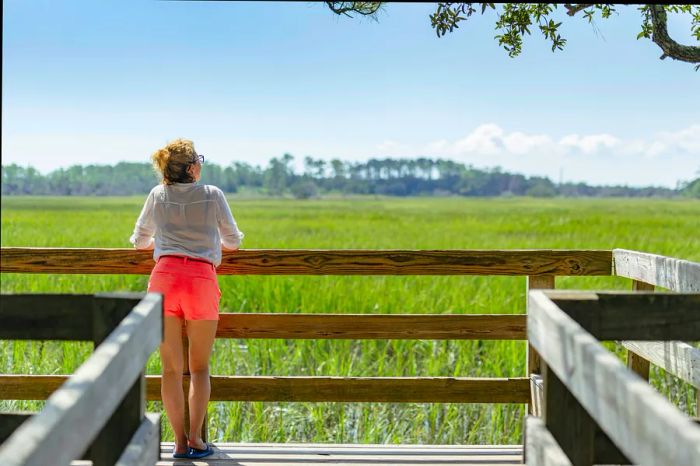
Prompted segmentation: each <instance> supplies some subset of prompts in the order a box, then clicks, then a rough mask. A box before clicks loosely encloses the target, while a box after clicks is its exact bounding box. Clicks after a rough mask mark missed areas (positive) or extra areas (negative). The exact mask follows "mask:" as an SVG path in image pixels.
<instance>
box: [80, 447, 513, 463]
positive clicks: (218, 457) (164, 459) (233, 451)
mask: <svg viewBox="0 0 700 466" xmlns="http://www.w3.org/2000/svg"><path fill="white" fill-rule="evenodd" d="M172 448H173V444H172V443H168V442H164V443H162V444H161V461H159V462H158V463H157V464H158V466H171V465H173V466H179V465H183V466H184V465H211V466H214V465H217V466H224V465H238V466H244V465H251V466H252V465H254V466H266V465H269V466H284V465H294V466H299V465H300V464H334V465H343V464H344V465H353V466H370V465H372V466H373V465H386V464H393V465H401V466H411V465H421V466H427V465H431V464H434V465H474V464H479V465H482V466H483V465H489V464H491V465H504V464H521V461H522V446H520V445H495V446H494V445H447V446H445V445H440V446H432V445H332V444H326V445H324V444H298V443H297V444H294V443H287V444H279V443H278V444H269V443H267V444H266V443H255V444H251V443H217V444H215V450H216V452H215V453H214V455H213V456H210V457H209V458H204V459H203V460H173V459H172V458H171V455H170V454H171V452H172ZM74 464H75V465H77V464H79V463H78V462H75V463H74Z"/></svg>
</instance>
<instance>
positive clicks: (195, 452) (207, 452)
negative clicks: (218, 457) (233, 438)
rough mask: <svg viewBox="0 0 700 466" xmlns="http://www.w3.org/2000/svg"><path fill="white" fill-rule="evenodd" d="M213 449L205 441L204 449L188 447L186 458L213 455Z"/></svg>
mask: <svg viewBox="0 0 700 466" xmlns="http://www.w3.org/2000/svg"><path fill="white" fill-rule="evenodd" d="M213 454H214V449H213V448H212V447H211V445H209V444H208V443H207V448H206V450H200V449H199V448H194V447H190V449H189V450H188V451H187V458H190V459H197V458H204V457H205V456H209V455H213Z"/></svg>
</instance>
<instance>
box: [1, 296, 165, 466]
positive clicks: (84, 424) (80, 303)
mask: <svg viewBox="0 0 700 466" xmlns="http://www.w3.org/2000/svg"><path fill="white" fill-rule="evenodd" d="M162 313H163V307H162V298H161V296H160V295H158V294H149V295H147V296H146V297H145V298H143V300H139V299H135V298H134V297H133V296H129V295H123V294H122V295H119V294H114V295H96V296H86V295H81V296H76V295H2V297H1V298H0V321H2V326H0V339H10V340H16V339H31V340H44V339H51V340H88V341H90V340H91V341H93V342H94V343H95V351H94V353H93V354H92V355H91V356H90V357H89V358H88V359H87V361H85V363H84V364H82V365H81V366H80V368H79V369H78V370H77V371H76V372H75V374H73V375H72V376H70V377H69V378H65V377H64V378H62V379H63V380H61V385H60V388H59V387H56V388H57V390H56V391H55V392H53V394H51V395H50V396H49V397H48V399H47V401H46V404H45V406H44V409H42V410H41V412H40V413H38V414H34V415H32V414H29V413H5V414H1V415H0V443H1V444H0V464H2V465H3V466H5V465H38V464H42V465H43V464H55V465H63V464H70V462H71V461H72V460H75V459H78V458H81V457H82V458H85V459H89V460H92V462H93V464H94V465H110V466H111V465H114V464H118V465H127V464H128V465H141V464H143V465H146V464H151V465H152V464H154V463H155V461H156V460H157V459H158V458H159V455H160V416H159V415H156V414H145V413H144V408H145V379H144V367H145V365H146V362H147V360H148V357H149V356H150V354H151V353H152V352H153V350H154V349H155V348H156V347H157V346H158V345H159V344H160V342H161V341H162V336H163V320H162ZM4 377H6V378H11V377H12V376H4ZM1 388H2V390H0V392H1V393H2V394H3V398H6V395H11V390H10V391H8V392H6V391H5V390H6V387H5V386H2V387H1Z"/></svg>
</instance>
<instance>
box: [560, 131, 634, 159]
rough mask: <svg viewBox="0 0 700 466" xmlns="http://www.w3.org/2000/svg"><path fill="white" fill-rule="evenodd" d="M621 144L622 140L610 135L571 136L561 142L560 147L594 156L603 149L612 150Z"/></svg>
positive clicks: (565, 137)
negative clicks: (593, 154)
mask: <svg viewBox="0 0 700 466" xmlns="http://www.w3.org/2000/svg"><path fill="white" fill-rule="evenodd" d="M619 144H620V140H619V139H618V138H616V137H615V136H612V135H610V134H605V133H603V134H591V135H590V136H579V135H578V134H570V135H568V136H564V137H563V138H561V139H560V140H559V145H561V146H563V147H567V148H574V149H578V150H580V151H581V152H583V153H584V154H592V153H594V152H598V151H599V150H601V149H611V148H614V147H615V146H617V145H619Z"/></svg>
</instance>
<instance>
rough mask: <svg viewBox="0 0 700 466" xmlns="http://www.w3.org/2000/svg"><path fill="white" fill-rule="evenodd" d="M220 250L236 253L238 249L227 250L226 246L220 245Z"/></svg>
mask: <svg viewBox="0 0 700 466" xmlns="http://www.w3.org/2000/svg"><path fill="white" fill-rule="evenodd" d="M221 250H222V251H223V252H234V251H238V248H235V249H231V248H227V247H226V246H224V245H223V244H222V245H221Z"/></svg>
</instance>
